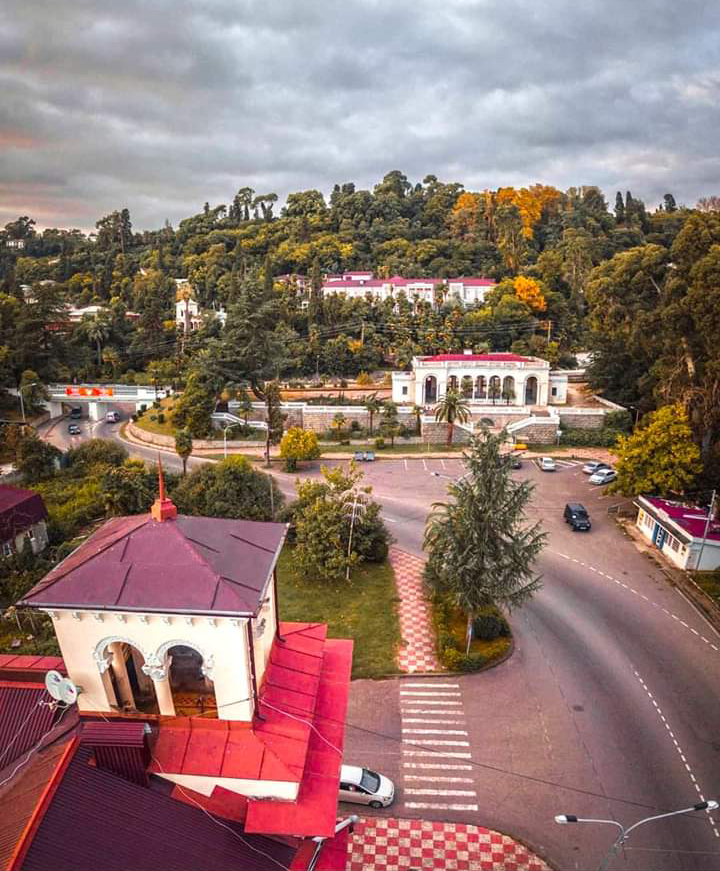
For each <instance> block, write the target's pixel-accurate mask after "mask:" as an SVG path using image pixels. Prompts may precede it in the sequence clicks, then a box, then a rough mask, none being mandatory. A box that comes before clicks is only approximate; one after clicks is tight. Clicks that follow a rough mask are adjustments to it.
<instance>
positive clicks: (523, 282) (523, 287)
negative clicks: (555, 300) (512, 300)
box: [513, 275, 547, 312]
mask: <svg viewBox="0 0 720 871" xmlns="http://www.w3.org/2000/svg"><path fill="white" fill-rule="evenodd" d="M513 287H514V288H515V295H516V296H517V298H518V299H519V300H521V301H522V302H524V303H525V305H527V306H528V307H529V308H531V309H532V310H533V311H537V312H541V311H545V307H546V305H547V303H546V302H545V297H544V296H543V293H542V290H541V289H540V285H539V284H538V282H537V281H535V280H534V279H532V278H526V277H525V276H524V275H518V277H517V278H516V279H515V281H514V282H513Z"/></svg>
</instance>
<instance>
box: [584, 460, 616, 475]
mask: <svg viewBox="0 0 720 871" xmlns="http://www.w3.org/2000/svg"><path fill="white" fill-rule="evenodd" d="M609 468H610V466H609V465H608V464H607V463H601V462H599V461H598V460H591V461H590V462H589V463H585V465H584V466H583V467H582V470H583V472H585V474H586V475H594V474H595V472H599V471H600V469H609Z"/></svg>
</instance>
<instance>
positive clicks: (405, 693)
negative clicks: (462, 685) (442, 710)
mask: <svg viewBox="0 0 720 871" xmlns="http://www.w3.org/2000/svg"><path fill="white" fill-rule="evenodd" d="M400 695H401V696H459V695H460V693H446V692H442V691H441V692H436V691H435V690H400ZM441 704H442V703H441Z"/></svg>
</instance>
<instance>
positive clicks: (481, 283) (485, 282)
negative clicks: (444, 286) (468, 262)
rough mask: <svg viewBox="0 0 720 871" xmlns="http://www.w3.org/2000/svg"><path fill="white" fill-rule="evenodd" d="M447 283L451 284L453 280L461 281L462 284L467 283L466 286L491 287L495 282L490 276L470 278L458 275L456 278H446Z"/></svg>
mask: <svg viewBox="0 0 720 871" xmlns="http://www.w3.org/2000/svg"><path fill="white" fill-rule="evenodd" d="M446 281H447V283H448V284H453V283H455V282H459V281H462V283H463V284H467V285H468V287H473V286H474V287H492V286H493V285H494V284H495V281H493V279H492V278H472V277H466V276H459V277H458V278H448V279H446Z"/></svg>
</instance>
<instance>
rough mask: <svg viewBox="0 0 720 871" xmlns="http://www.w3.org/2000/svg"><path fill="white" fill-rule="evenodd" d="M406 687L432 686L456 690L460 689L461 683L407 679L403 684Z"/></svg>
mask: <svg viewBox="0 0 720 871" xmlns="http://www.w3.org/2000/svg"><path fill="white" fill-rule="evenodd" d="M403 686H406V687H432V688H433V689H435V688H437V687H440V689H445V690H456V689H459V687H460V684H459V683H419V682H417V681H414V680H413V681H410V680H406V681H405V682H404V684H403Z"/></svg>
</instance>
